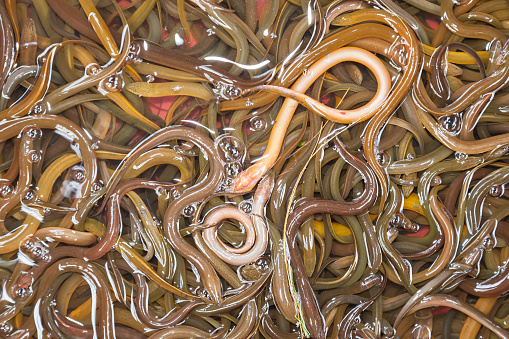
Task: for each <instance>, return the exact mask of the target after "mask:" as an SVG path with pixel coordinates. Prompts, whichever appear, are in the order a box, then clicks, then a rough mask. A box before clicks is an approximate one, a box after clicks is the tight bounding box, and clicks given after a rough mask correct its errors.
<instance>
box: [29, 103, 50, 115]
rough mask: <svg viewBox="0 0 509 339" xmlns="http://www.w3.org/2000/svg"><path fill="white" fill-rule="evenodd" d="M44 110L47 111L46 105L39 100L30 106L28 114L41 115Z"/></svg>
mask: <svg viewBox="0 0 509 339" xmlns="http://www.w3.org/2000/svg"><path fill="white" fill-rule="evenodd" d="M46 111H47V108H46V105H44V104H43V103H41V102H38V103H36V104H35V105H33V106H32V108H31V109H30V112H28V115H41V114H44V113H46Z"/></svg>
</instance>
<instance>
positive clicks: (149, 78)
mask: <svg viewBox="0 0 509 339" xmlns="http://www.w3.org/2000/svg"><path fill="white" fill-rule="evenodd" d="M145 80H146V81H147V82H148V83H149V84H150V83H152V82H154V80H156V78H155V77H154V76H153V75H152V74H149V75H147V76H146V77H145Z"/></svg>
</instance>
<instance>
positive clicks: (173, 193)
mask: <svg viewBox="0 0 509 339" xmlns="http://www.w3.org/2000/svg"><path fill="white" fill-rule="evenodd" d="M170 194H171V197H172V198H173V200H176V199H178V198H179V197H180V196H181V195H182V191H181V190H180V189H178V188H174V189H172V190H171V192H170Z"/></svg>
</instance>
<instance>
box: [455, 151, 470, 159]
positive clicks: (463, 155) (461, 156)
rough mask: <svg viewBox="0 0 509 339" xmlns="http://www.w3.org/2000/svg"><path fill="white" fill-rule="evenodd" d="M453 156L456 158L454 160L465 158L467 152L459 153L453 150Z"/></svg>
mask: <svg viewBox="0 0 509 339" xmlns="http://www.w3.org/2000/svg"><path fill="white" fill-rule="evenodd" d="M454 158H456V160H466V159H467V158H468V154H465V153H461V152H455V153H454Z"/></svg>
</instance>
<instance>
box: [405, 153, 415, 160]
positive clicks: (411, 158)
mask: <svg viewBox="0 0 509 339" xmlns="http://www.w3.org/2000/svg"><path fill="white" fill-rule="evenodd" d="M406 158H407V160H413V159H415V155H413V154H412V153H408V154H407V155H406Z"/></svg>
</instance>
